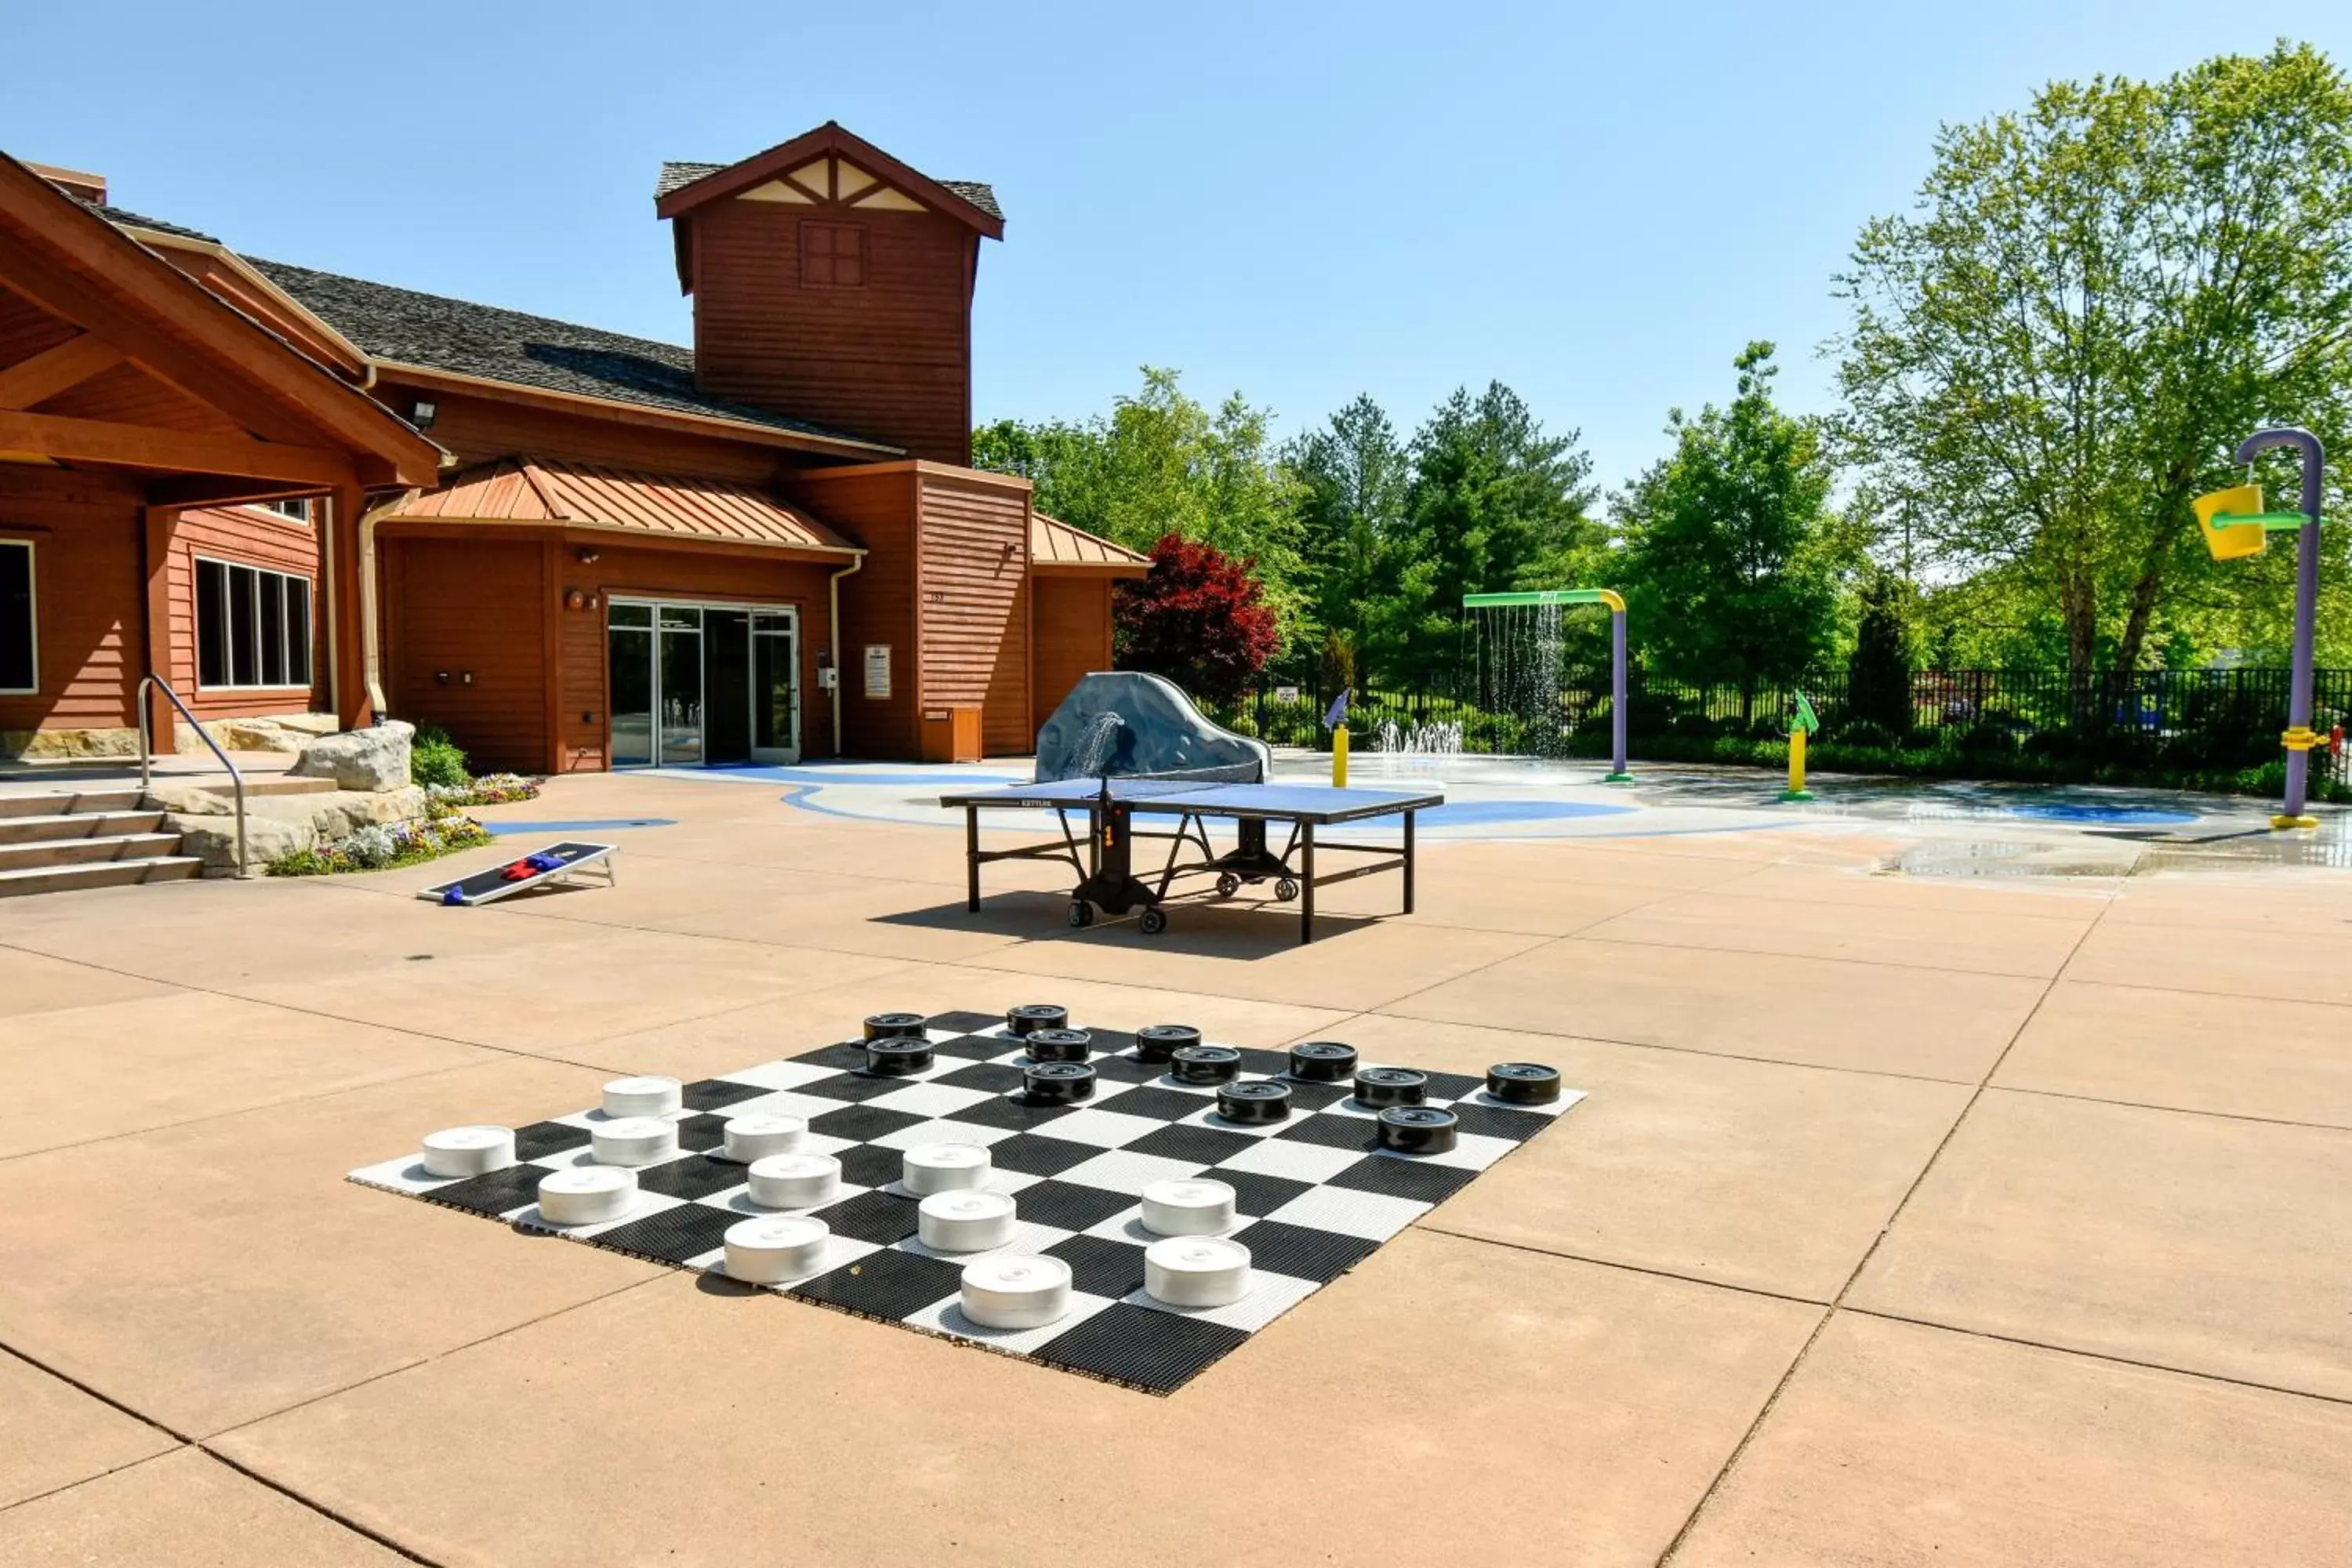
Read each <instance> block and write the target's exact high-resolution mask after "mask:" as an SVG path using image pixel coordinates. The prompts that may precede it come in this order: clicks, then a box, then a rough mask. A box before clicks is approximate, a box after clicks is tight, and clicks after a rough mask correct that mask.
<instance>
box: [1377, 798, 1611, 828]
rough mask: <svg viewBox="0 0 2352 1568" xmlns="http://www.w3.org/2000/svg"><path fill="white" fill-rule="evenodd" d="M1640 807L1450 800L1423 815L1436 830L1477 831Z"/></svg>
mask: <svg viewBox="0 0 2352 1568" xmlns="http://www.w3.org/2000/svg"><path fill="white" fill-rule="evenodd" d="M1637 809H1638V808H1637V807H1634V806H1630V805H1593V804H1591V803H1589V802H1585V801H1575V800H1450V801H1447V802H1446V803H1445V804H1444V805H1440V806H1435V807H1433V808H1432V809H1430V810H1428V811H1424V812H1423V813H1422V814H1421V820H1422V821H1423V822H1425V823H1428V824H1430V825H1431V826H1436V827H1473V826H1485V825H1486V824H1490V823H1503V822H1563V821H1567V820H1569V819H1570V818H1574V817H1584V816H1632V815H1633V813H1634V811H1635V810H1637Z"/></svg>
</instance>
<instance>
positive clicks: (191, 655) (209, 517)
mask: <svg viewBox="0 0 2352 1568" xmlns="http://www.w3.org/2000/svg"><path fill="white" fill-rule="evenodd" d="M311 504H312V506H313V507H314V508H316V507H320V506H322V505H323V504H324V503H323V502H317V501H314V502H312V503H311ZM170 551H171V553H170V556H169V558H168V560H167V561H166V563H165V566H164V592H165V595H166V602H167V603H168V605H169V606H170V612H169V613H170V621H169V625H170V628H171V629H170V637H169V642H170V650H171V658H170V665H169V667H168V668H169V675H168V679H170V680H171V682H172V685H173V689H176V690H177V691H178V692H179V693H180V694H181V696H183V697H184V698H185V699H186V700H187V703H188V706H189V707H190V708H191V709H193V710H194V711H195V715H196V717H197V718H199V719H231V718H244V717H251V716H254V715H259V714H269V713H304V712H322V711H324V710H325V709H326V706H327V634H326V621H325V618H324V616H323V615H322V613H321V611H320V593H319V535H318V531H316V529H314V528H313V527H312V526H311V525H310V524H309V523H305V522H297V521H294V520H293V519H292V518H290V517H277V516H274V515H272V514H270V513H268V512H260V511H249V510H246V509H244V508H242V507H227V508H221V509H218V510H204V511H185V512H182V513H181V514H180V519H179V521H177V522H176V523H174V524H173V526H172V530H171V546H170ZM199 555H202V556H205V557H207V558H208V559H211V560H215V561H227V562H232V563H236V564H238V565H244V566H266V567H268V568H269V570H271V571H273V572H286V573H290V574H293V575H295V576H299V577H306V578H308V579H310V678H311V679H310V689H308V690H294V689H282V688H281V689H273V690H265V691H207V690H205V688H204V686H203V684H202V682H201V681H200V680H199V679H198V668H197V663H196V610H195V604H196V557H197V556H199Z"/></svg>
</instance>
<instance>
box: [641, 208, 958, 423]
mask: <svg viewBox="0 0 2352 1568" xmlns="http://www.w3.org/2000/svg"><path fill="white" fill-rule="evenodd" d="M807 220H819V221H827V222H831V221H842V222H848V223H855V224H857V225H860V226H863V227H864V229H865V231H866V242H865V279H866V281H865V284H864V286H863V287H861V288H854V289H839V288H804V287H803V285H802V282H801V254H800V240H801V228H800V226H801V224H802V223H803V221H807ZM676 221H678V222H681V223H691V224H692V225H693V226H694V301H695V303H694V348H695V364H696V375H697V378H698V381H699V383H700V384H701V386H702V389H703V390H704V391H705V392H707V393H709V394H712V395H718V396H723V397H733V398H740V399H741V400H743V401H744V402H746V403H751V404H756V405H759V406H761V407H763V408H772V409H775V410H776V411H777V412H779V413H782V414H789V415H791V416H794V417H795V418H800V419H806V420H810V421H812V422H814V423H815V424H818V425H823V426H826V427H828V428H830V429H835V430H839V431H842V432H844V433H845V434H848V435H853V436H862V437H866V438H867V439H869V440H877V441H887V442H890V443H892V444H893V445H895V446H898V447H905V448H906V449H907V451H908V455H909V456H912V457H916V458H929V459H931V460H932V461H935V462H941V463H956V464H964V463H969V462H970V461H971V289H970V279H971V268H972V266H973V264H974V262H975V261H976V259H977V254H978V250H979V246H980V239H979V237H978V236H977V235H975V234H974V233H973V232H972V231H971V229H968V228H966V227H965V226H963V225H961V223H958V222H956V221H955V220H954V219H952V218H948V217H943V216H940V215H938V214H936V213H928V212H923V213H905V212H886V211H879V210H870V209H866V208H842V207H832V206H824V207H818V206H796V205H786V204H782V203H776V202H755V201H741V200H732V201H719V202H713V203H711V204H709V205H707V206H703V207H699V208H697V209H696V210H695V211H694V212H693V214H692V215H691V216H687V217H681V218H679V219H677V220H676Z"/></svg>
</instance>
